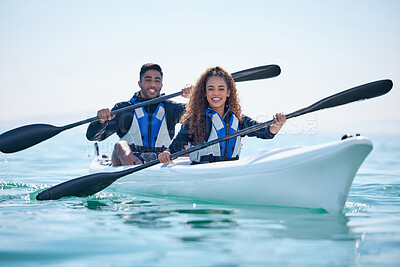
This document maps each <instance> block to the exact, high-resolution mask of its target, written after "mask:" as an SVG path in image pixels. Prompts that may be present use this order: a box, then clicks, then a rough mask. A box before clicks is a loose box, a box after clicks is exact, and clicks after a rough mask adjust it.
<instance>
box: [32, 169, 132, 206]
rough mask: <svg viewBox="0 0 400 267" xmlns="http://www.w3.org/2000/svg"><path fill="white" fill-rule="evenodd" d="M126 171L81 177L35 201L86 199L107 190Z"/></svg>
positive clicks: (41, 194) (41, 195) (52, 189)
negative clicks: (70, 198) (71, 198)
mask: <svg viewBox="0 0 400 267" xmlns="http://www.w3.org/2000/svg"><path fill="white" fill-rule="evenodd" d="M126 173H127V172H126V171H120V172H112V173H107V172H101V173H94V174H89V175H86V176H82V177H79V178H76V179H73V180H69V181H66V182H64V183H61V184H58V185H55V186H53V187H50V188H48V189H46V190H44V191H43V192H40V193H39V194H38V195H37V196H36V199H37V200H56V199H60V198H62V197H87V196H91V195H94V194H96V193H97V192H100V191H101V190H103V189H105V188H107V187H108V186H109V185H110V184H112V183H113V182H114V181H115V180H117V179H118V178H120V177H122V176H125V175H126Z"/></svg>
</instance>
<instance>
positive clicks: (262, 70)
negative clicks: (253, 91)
mask: <svg viewBox="0 0 400 267" xmlns="http://www.w3.org/2000/svg"><path fill="white" fill-rule="evenodd" d="M279 74H281V68H280V67H279V66H278V65H266V66H260V67H255V68H252V69H247V70H243V71H238V72H235V73H232V78H233V79H234V81H235V82H244V81H253V80H261V79H267V78H273V77H276V76H278V75H279Z"/></svg>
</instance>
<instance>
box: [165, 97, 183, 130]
mask: <svg viewBox="0 0 400 267" xmlns="http://www.w3.org/2000/svg"><path fill="white" fill-rule="evenodd" d="M185 107H186V104H182V103H176V102H173V101H165V110H166V112H167V118H168V120H169V123H171V124H173V125H174V127H175V124H177V123H178V122H179V121H180V119H181V117H182V115H183V113H184V112H185Z"/></svg>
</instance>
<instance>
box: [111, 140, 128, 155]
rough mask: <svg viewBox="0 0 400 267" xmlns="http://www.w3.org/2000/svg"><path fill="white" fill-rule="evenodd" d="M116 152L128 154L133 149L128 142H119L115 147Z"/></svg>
mask: <svg viewBox="0 0 400 267" xmlns="http://www.w3.org/2000/svg"><path fill="white" fill-rule="evenodd" d="M114 151H115V152H117V154H127V153H130V152H131V147H130V146H129V144H128V142H126V141H118V142H117V143H115V145H114Z"/></svg>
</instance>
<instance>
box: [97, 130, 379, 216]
mask: <svg viewBox="0 0 400 267" xmlns="http://www.w3.org/2000/svg"><path fill="white" fill-rule="evenodd" d="M372 147H373V145H372V142H371V140H370V139H368V138H366V137H362V136H357V137H350V138H347V139H344V140H340V141H334V142H330V143H324V144H319V145H313V146H292V147H284V148H274V149H268V150H263V151H259V152H257V153H255V154H254V155H251V156H248V157H244V158H242V159H239V160H235V161H224V162H215V163H207V164H196V165H190V161H189V158H187V157H182V158H178V159H176V160H174V162H173V163H172V164H169V165H167V164H161V163H160V164H157V165H154V166H152V167H149V168H147V169H143V170H141V171H138V172H134V173H132V174H130V175H128V176H126V177H124V178H121V179H120V180H118V181H116V182H115V183H114V184H112V185H111V186H110V188H111V189H112V190H114V191H116V192H121V193H138V194H145V195H151V196H162V197H174V198H183V199H188V200H193V201H201V202H207V203H216V204H241V205H269V206H284V207H299V208H309V209H324V210H326V211H327V212H332V213H340V212H342V210H343V208H344V205H345V203H346V200H347V196H348V194H349V191H350V187H351V185H352V183H353V180H354V177H355V175H356V173H357V171H358V169H359V168H360V166H361V164H362V163H363V161H364V160H365V158H366V157H367V156H368V154H369V153H370V152H371V150H372ZM130 167H132V166H121V167H113V166H110V159H109V158H107V157H104V156H100V157H97V158H95V159H94V160H93V161H92V163H91V164H90V172H91V173H97V172H115V171H119V170H123V169H127V168H130Z"/></svg>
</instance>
